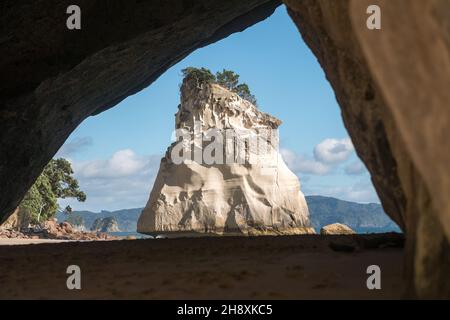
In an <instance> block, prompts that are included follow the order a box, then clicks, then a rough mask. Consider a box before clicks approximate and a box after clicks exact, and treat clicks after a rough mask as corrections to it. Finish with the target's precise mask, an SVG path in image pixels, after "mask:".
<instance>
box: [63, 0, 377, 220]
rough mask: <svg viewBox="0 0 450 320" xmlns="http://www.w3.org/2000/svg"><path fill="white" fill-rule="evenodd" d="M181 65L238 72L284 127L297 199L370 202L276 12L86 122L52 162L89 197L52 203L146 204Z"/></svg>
mask: <svg viewBox="0 0 450 320" xmlns="http://www.w3.org/2000/svg"><path fill="white" fill-rule="evenodd" d="M187 66H195V67H206V68H209V69H211V70H212V71H213V72H216V71H218V70H222V69H223V68H226V69H229V70H234V71H235V72H237V73H238V74H240V76H241V81H243V82H246V83H247V84H248V85H249V86H250V88H251V90H252V93H253V94H254V95H255V96H256V97H257V99H258V103H259V107H260V109H262V110H263V111H264V112H268V113H270V114H272V115H274V116H276V117H278V118H279V119H281V120H282V121H283V124H282V126H281V127H280V141H281V151H282V153H283V156H284V157H285V160H286V162H287V164H288V166H289V167H290V168H291V170H292V171H294V172H295V173H296V174H297V175H298V176H299V177H300V181H301V183H302V190H303V191H304V193H305V194H307V195H309V194H321V195H327V196H334V197H337V198H341V199H344V200H351V201H358V202H379V200H378V197H377V196H376V194H375V191H374V190H373V187H372V184H371V182H370V177H369V175H368V173H367V171H366V170H365V167H364V166H363V165H362V164H361V162H360V161H359V159H358V157H357V156H356V154H355V152H354V150H353V147H352V145H351V142H350V140H349V139H348V133H347V131H346V129H345V128H344V125H343V122H342V118H341V114H340V110H339V107H338V105H337V102H336V99H335V97H334V93H333V91H332V89H331V86H330V84H329V83H328V81H327V80H326V79H325V75H324V72H323V71H322V69H321V68H320V65H319V64H318V62H317V60H316V58H315V57H314V55H313V54H312V53H311V51H310V50H309V49H308V47H307V46H306V45H305V43H304V42H303V40H302V39H301V37H300V34H299V32H298V30H297V29H296V27H295V25H294V24H293V22H292V21H291V19H290V18H289V16H288V14H287V12H286V8H285V7H284V6H282V7H280V8H278V9H277V11H276V12H275V13H274V14H273V15H272V16H271V17H270V18H268V19H267V20H265V21H263V22H260V23H259V24H257V25H255V26H253V27H251V28H249V29H247V30H245V31H244V32H241V33H237V34H233V35H231V36H229V37H228V38H226V39H224V40H222V41H220V42H217V43H215V44H212V45H209V46H208V47H205V48H202V49H199V50H196V51H195V52H193V53H192V54H191V55H189V56H188V57H187V58H185V59H184V60H183V61H181V62H179V63H178V64H176V65H175V66H173V67H172V68H171V69H169V70H168V71H167V72H166V73H164V74H163V75H162V76H161V77H160V78H159V79H158V80H157V81H155V82H154V83H153V84H152V85H151V86H150V87H148V88H146V89H144V90H142V91H141V92H139V93H137V94H135V95H133V96H131V97H128V98H127V99H126V100H124V101H123V102H121V103H120V104H119V105H117V106H115V107H114V108H113V109H110V110H108V111H106V112H103V113H102V114H100V115H97V116H95V117H90V118H88V119H86V120H85V121H84V122H83V123H82V124H81V125H80V126H79V127H78V128H77V129H76V130H75V131H74V132H73V134H72V135H71V136H70V138H69V139H68V140H67V142H66V143H65V145H64V146H63V147H62V148H61V150H60V151H59V152H58V154H57V156H63V157H66V158H68V159H70V161H71V162H72V164H73V167H74V171H75V175H76V177H77V178H78V179H79V181H80V186H81V188H82V189H84V190H85V191H86V193H87V196H88V200H87V201H86V202H85V203H82V204H80V203H76V202H74V201H70V200H68V201H67V200H64V201H61V202H60V204H61V205H66V204H70V205H72V207H73V208H74V209H75V210H81V209H83V210H91V211H99V210H102V209H105V210H115V209H123V208H132V207H142V206H144V205H145V203H146V201H147V198H148V195H149V192H150V190H151V187H152V185H153V180H154V176H155V175H156V173H157V170H158V167H159V159H160V157H161V155H162V154H163V153H164V152H165V150H166V148H167V146H168V145H169V143H170V138H171V134H172V131H173V128H174V114H175V113H176V111H177V106H178V104H179V83H180V82H181V80H182V78H181V70H182V69H183V68H185V67H187Z"/></svg>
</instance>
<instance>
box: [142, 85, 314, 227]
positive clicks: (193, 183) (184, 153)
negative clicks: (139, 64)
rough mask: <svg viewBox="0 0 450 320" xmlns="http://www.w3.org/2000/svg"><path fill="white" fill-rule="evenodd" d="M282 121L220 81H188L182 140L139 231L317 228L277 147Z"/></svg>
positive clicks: (164, 164)
mask: <svg viewBox="0 0 450 320" xmlns="http://www.w3.org/2000/svg"><path fill="white" fill-rule="evenodd" d="M280 124H281V121H280V120H278V119H277V118H275V117H272V116H271V115H269V114H266V113H263V112H261V111H259V110H258V108H257V107H255V106H254V105H253V104H251V103H250V102H248V101H247V100H244V99H242V98H241V97H239V96H238V95H237V94H235V93H233V92H231V91H229V90H227V89H225V88H223V87H221V86H219V85H217V84H206V83H204V84H201V85H199V84H198V83H197V82H196V81H195V79H189V78H185V80H184V81H183V85H182V87H181V105H180V106H179V110H178V113H177V114H176V129H177V137H178V138H180V137H183V139H182V140H177V142H175V143H173V144H172V145H171V146H170V147H169V148H168V150H167V152H166V155H165V157H164V158H163V159H162V160H161V165H160V169H159V172H158V176H157V178H156V181H155V184H154V186H153V190H152V191H151V194H150V199H149V201H148V203H147V206H146V207H145V209H144V210H143V212H142V214H141V216H140V218H139V221H138V232H141V233H172V232H175V233H183V232H184V233H210V234H221V235H222V234H244V235H265V234H302V233H314V229H312V228H310V227H309V213H308V207H307V204H306V201H305V197H304V196H303V194H302V192H301V191H300V183H299V180H298V178H297V176H296V175H295V174H294V173H292V172H291V171H290V170H289V169H288V167H287V166H286V164H285V162H284V161H283V159H282V157H281V155H280V153H279V152H278V149H277V147H278V129H277V128H278V126H279V125H280ZM180 158H181V159H180Z"/></svg>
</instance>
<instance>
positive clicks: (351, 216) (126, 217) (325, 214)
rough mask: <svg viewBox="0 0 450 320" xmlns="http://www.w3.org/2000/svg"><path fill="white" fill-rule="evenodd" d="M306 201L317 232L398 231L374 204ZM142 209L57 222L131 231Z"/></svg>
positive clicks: (309, 198) (89, 214) (82, 214)
mask: <svg viewBox="0 0 450 320" xmlns="http://www.w3.org/2000/svg"><path fill="white" fill-rule="evenodd" d="M306 202H307V203H308V207H309V212H310V215H311V224H312V226H313V227H314V228H315V229H316V231H317V232H318V231H319V230H320V228H321V227H322V226H324V225H327V224H331V223H335V222H339V223H344V224H346V225H348V226H349V227H351V228H352V229H353V230H355V231H356V232H358V233H372V232H373V233H380V232H389V231H396V232H400V229H399V228H398V226H397V225H396V224H395V223H394V222H393V221H392V220H391V219H390V218H389V217H388V216H387V215H386V214H385V213H384V211H383V208H382V207H381V205H379V204H376V203H368V204H363V203H356V202H350V201H343V200H339V199H335V198H330V197H323V196H307V197H306ZM142 210H143V208H135V209H124V210H117V211H101V212H90V211H74V212H73V213H72V214H70V215H69V216H68V215H65V214H63V213H58V215H57V219H58V221H69V222H70V223H72V224H78V225H80V224H82V225H84V226H85V228H86V229H87V230H89V229H90V228H91V227H92V224H93V223H94V221H95V220H96V219H104V218H108V217H113V218H115V219H116V221H117V223H118V225H119V229H120V230H121V231H123V232H134V231H136V226H137V220H138V218H139V215H140V214H141V211H142Z"/></svg>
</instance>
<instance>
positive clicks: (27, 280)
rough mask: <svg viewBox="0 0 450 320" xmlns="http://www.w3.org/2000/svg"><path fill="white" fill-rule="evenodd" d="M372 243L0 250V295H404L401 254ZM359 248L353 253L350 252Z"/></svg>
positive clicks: (321, 239) (286, 239)
mask: <svg viewBox="0 0 450 320" xmlns="http://www.w3.org/2000/svg"><path fill="white" fill-rule="evenodd" d="M369 240H370V236H356V237H352V236H316V235H304V236H278V237H269V236H268V237H252V238H245V237H224V238H216V237H215V238H186V239H184V238H180V239H160V240H123V241H96V242H64V243H44V244H33V245H13V246H10V245H4V246H0V284H1V285H0V298H2V299H29V298H38V299H51V298H57V299H79V298H88V299H108V298H110V299H111V298H112V299H309V298H323V299H333V298H337V299H344V298H358V299H380V298H382V299H398V298H401V297H402V291H403V290H402V288H403V286H402V283H403V279H402V265H403V249H402V248H401V247H398V245H395V244H394V245H393V242H392V241H391V240H389V237H387V239H383V240H382V241H381V242H380V241H379V239H378V240H376V241H375V242H374V241H372V240H370V241H369ZM50 241H51V240H50ZM355 241H356V242H355ZM394 242H395V241H394ZM330 243H333V244H334V245H332V247H334V248H335V250H339V251H335V250H332V249H331V248H330ZM355 243H359V248H358V245H356V250H354V251H353V252H346V251H351V250H352V248H353V245H354V244H355ZM374 243H375V245H374ZM349 244H350V245H349ZM361 244H362V245H361ZM376 247H382V248H377V249H371V248H376ZM73 264H75V265H78V266H80V268H81V272H82V274H81V276H82V281H81V282H82V289H81V290H72V291H71V290H68V289H67V287H66V279H67V276H68V275H67V274H66V268H67V266H69V265H73ZM372 264H376V265H379V266H380V267H381V273H382V274H381V279H382V280H381V285H382V289H381V290H368V289H367V287H366V279H367V277H368V275H367V274H366V268H367V267H368V266H369V265H372Z"/></svg>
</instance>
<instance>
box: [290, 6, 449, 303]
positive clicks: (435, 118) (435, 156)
mask: <svg viewBox="0 0 450 320" xmlns="http://www.w3.org/2000/svg"><path fill="white" fill-rule="evenodd" d="M285 3H286V4H287V6H288V7H289V13H290V15H291V17H292V18H293V20H294V22H295V23H296V24H297V26H298V28H299V30H300V32H301V34H302V36H303V39H304V40H305V41H306V43H307V44H308V45H309V46H310V48H311V50H312V51H313V52H314V54H315V55H316V56H317V58H318V60H319V62H320V64H321V65H322V67H323V69H324V70H325V73H326V76H327V78H328V80H329V81H330V83H331V85H332V86H333V88H334V91H335V93H336V98H337V100H338V102H339V104H340V106H341V108H342V116H343V119H344V122H345V125H346V127H347V129H348V131H349V133H350V135H351V137H352V141H353V143H354V145H355V148H356V150H357V152H358V154H359V156H360V157H361V158H362V159H363V161H364V163H365V164H366V166H367V167H368V169H369V171H370V172H371V175H372V180H373V182H374V185H375V187H376V189H377V192H378V194H379V196H380V198H381V201H382V203H383V206H384V209H385V211H386V212H387V213H388V214H389V215H390V216H391V217H392V218H393V219H394V220H395V221H396V222H397V223H398V224H399V225H400V226H401V227H402V228H403V230H405V231H406V234H407V255H406V256H407V263H406V266H407V281H408V284H409V285H411V286H412V287H413V288H410V289H415V294H416V295H418V296H419V297H449V296H450V277H449V276H448V271H449V270H450V258H449V257H450V250H449V239H450V198H449V197H448V195H449V194H450V166H449V165H448V164H449V163H450V148H449V147H448V139H449V138H450V134H449V133H448V126H449V124H450V108H449V105H450V90H448V85H449V83H450V41H449V39H450V27H449V26H450V3H449V2H448V1H446V0H427V1H407V0H394V1H372V0H371V1H366V0H353V1H352V0H349V1H346V0H341V1H328V0H317V1H316V0H314V1H313V0H286V1H285ZM371 4H377V5H379V6H380V8H381V12H382V29H381V30H378V31H370V30H368V29H367V28H366V19H367V17H368V15H367V14H366V9H367V7H368V6H369V5H371ZM413 291H414V290H408V292H413Z"/></svg>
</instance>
